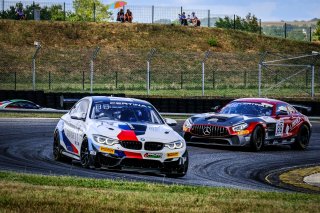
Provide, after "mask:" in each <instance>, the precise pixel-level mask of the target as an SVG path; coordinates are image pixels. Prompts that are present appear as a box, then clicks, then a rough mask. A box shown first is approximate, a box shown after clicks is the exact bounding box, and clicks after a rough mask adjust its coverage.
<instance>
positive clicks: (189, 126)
mask: <svg viewBox="0 0 320 213" xmlns="http://www.w3.org/2000/svg"><path fill="white" fill-rule="evenodd" d="M192 123H193V122H192V120H191V118H188V119H187V120H186V121H185V122H184V124H183V127H185V128H187V129H190V128H191V127H192Z"/></svg>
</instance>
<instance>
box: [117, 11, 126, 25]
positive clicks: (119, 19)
mask: <svg viewBox="0 0 320 213" xmlns="http://www.w3.org/2000/svg"><path fill="white" fill-rule="evenodd" d="M117 21H120V22H124V21H125V20H124V12H123V9H121V10H120V11H119V12H118V14H117Z"/></svg>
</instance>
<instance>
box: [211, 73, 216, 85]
mask: <svg viewBox="0 0 320 213" xmlns="http://www.w3.org/2000/svg"><path fill="white" fill-rule="evenodd" d="M214 73H215V72H214V69H213V70H212V88H213V89H215V87H216V78H215V74H214Z"/></svg>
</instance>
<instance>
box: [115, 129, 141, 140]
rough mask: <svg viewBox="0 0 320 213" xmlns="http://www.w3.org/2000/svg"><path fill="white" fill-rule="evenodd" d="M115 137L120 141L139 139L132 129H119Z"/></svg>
mask: <svg viewBox="0 0 320 213" xmlns="http://www.w3.org/2000/svg"><path fill="white" fill-rule="evenodd" d="M117 137H118V139H119V140H120V141H139V140H138V138H137V136H136V133H134V131H132V130H121V132H120V133H119V134H118V136H117Z"/></svg>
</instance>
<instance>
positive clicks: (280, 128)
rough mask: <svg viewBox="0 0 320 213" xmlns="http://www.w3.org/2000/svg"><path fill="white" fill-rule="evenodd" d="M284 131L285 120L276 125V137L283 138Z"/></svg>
mask: <svg viewBox="0 0 320 213" xmlns="http://www.w3.org/2000/svg"><path fill="white" fill-rule="evenodd" d="M283 129H284V121H283V119H281V120H278V121H277V123H276V131H275V136H282V134H283Z"/></svg>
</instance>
